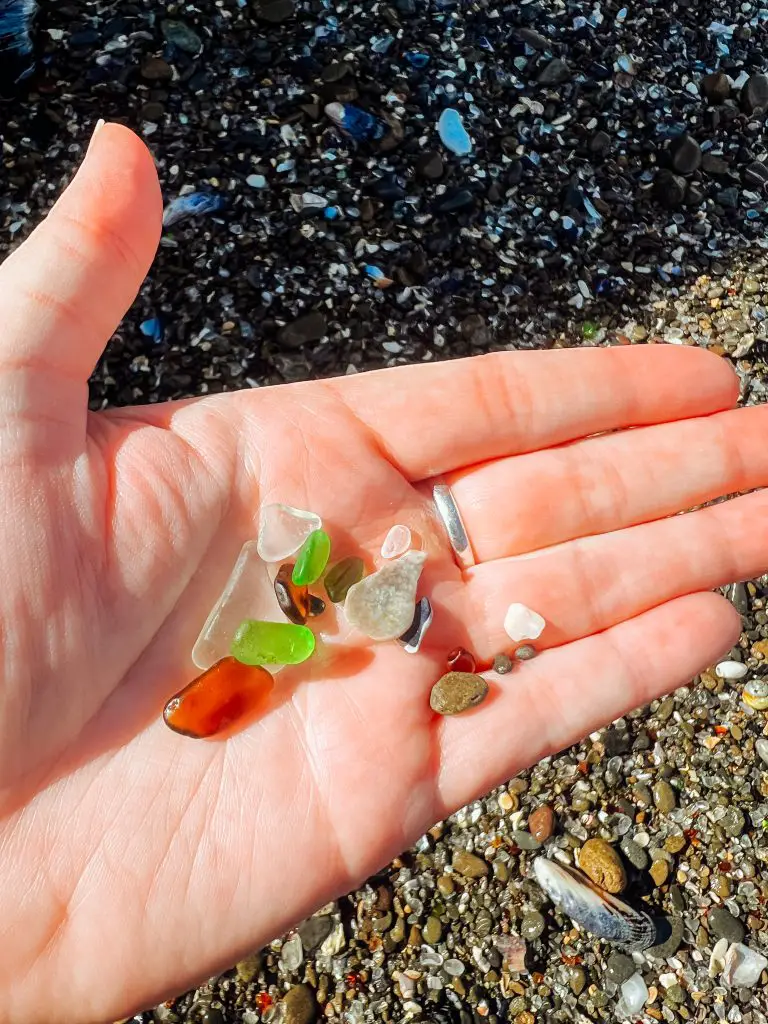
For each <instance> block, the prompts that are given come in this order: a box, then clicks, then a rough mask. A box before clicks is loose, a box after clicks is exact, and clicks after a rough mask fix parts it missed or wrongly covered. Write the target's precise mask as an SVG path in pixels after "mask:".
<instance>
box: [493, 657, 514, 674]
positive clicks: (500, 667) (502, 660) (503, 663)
mask: <svg viewBox="0 0 768 1024" xmlns="http://www.w3.org/2000/svg"><path fill="white" fill-rule="evenodd" d="M514 667H515V665H514V662H513V661H512V659H511V658H510V657H509V655H508V654H497V655H496V657H495V658H494V659H493V671H494V672H496V673H498V674H499V675H500V676H505V675H507V673H509V672H511V671H512V669H513V668H514Z"/></svg>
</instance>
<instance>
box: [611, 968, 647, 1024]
mask: <svg viewBox="0 0 768 1024" xmlns="http://www.w3.org/2000/svg"><path fill="white" fill-rule="evenodd" d="M649 995H650V993H649V991H648V986H647V985H646V984H645V982H644V981H643V976H642V974H639V973H638V974H633V975H632V977H631V978H627V980H626V981H625V982H624V983H623V985H622V986H621V999H620V1000H619V1004H618V1006H617V1007H616V1010H617V1012H618V1013H619V1015H623V1016H625V1017H636V1016H637V1015H638V1014H640V1013H642V1009H643V1007H644V1006H645V1004H646V1003H647V1002H648V997H649Z"/></svg>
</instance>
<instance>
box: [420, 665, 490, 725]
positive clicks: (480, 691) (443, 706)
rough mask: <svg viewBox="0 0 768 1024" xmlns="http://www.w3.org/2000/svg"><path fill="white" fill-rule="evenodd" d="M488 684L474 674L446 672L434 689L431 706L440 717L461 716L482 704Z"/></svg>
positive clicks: (430, 699)
mask: <svg viewBox="0 0 768 1024" xmlns="http://www.w3.org/2000/svg"><path fill="white" fill-rule="evenodd" d="M487 695H488V683H486V681H485V680H484V679H483V677H482V676H479V675H476V674H475V673H474V672H446V674H445V675H444V676H441V678H440V679H438V681H437V682H436V683H435V685H434V686H433V687H432V692H431V693H430V695H429V706H430V707H431V708H432V710H433V711H436V712H437V713H438V714H439V715H459V714H461V712H462V711H467V710H469V708H473V707H476V706H477V705H478V704H481V703H482V702H483V701H484V700H485V698H486V696H487Z"/></svg>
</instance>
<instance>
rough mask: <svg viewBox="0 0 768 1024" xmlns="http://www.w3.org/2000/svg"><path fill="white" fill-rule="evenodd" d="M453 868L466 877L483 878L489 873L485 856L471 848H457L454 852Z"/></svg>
mask: <svg viewBox="0 0 768 1024" xmlns="http://www.w3.org/2000/svg"><path fill="white" fill-rule="evenodd" d="M453 869H454V871H458V873H459V874H460V875H463V876H464V877H465V878H482V877H483V876H484V875H487V874H488V865H487V864H486V862H485V861H484V860H483V858H482V857H478V856H477V854H475V853H470V852H469V850H457V851H456V853H454V855H453Z"/></svg>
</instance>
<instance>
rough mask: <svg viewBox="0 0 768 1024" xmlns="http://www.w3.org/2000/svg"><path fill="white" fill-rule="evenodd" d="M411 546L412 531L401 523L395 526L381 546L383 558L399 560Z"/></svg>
mask: <svg viewBox="0 0 768 1024" xmlns="http://www.w3.org/2000/svg"><path fill="white" fill-rule="evenodd" d="M410 546H411V531H410V530H409V529H408V527H407V526H402V525H401V524H400V523H398V524H397V525H395V526H393V527H392V529H391V530H390V531H389V533H388V534H387V536H386V537H385V538H384V543H383V544H382V545H381V557H382V558H399V557H400V555H404V554H405V552H406V551H407V550H408V549H409V548H410Z"/></svg>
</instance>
